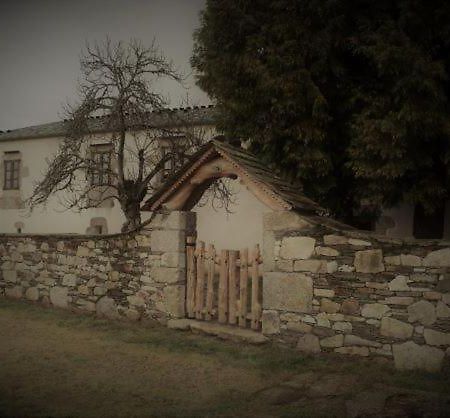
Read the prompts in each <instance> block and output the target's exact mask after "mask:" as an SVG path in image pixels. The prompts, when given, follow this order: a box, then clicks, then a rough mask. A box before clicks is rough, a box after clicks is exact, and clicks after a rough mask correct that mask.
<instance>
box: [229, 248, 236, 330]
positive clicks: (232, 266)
mask: <svg viewBox="0 0 450 418" xmlns="http://www.w3.org/2000/svg"><path fill="white" fill-rule="evenodd" d="M236 255H237V251H233V250H230V251H229V253H228V323H229V324H230V325H235V324H236V321H237V319H236V300H237V284H238V282H237V277H236V276H237V274H236V272H237V270H236Z"/></svg>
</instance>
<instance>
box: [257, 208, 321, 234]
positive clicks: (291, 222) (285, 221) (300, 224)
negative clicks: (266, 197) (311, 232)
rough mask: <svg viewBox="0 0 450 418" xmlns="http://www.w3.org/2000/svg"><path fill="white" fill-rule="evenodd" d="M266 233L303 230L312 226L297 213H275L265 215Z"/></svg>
mask: <svg viewBox="0 0 450 418" xmlns="http://www.w3.org/2000/svg"><path fill="white" fill-rule="evenodd" d="M263 226H264V230H265V231H283V230H301V229H305V228H311V227H312V224H311V223H309V222H308V221H307V220H306V219H304V218H302V217H301V216H300V215H298V214H297V213H295V212H285V211H274V212H269V213H265V214H264V215H263Z"/></svg>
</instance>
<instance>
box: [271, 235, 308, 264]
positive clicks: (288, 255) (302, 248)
mask: <svg viewBox="0 0 450 418" xmlns="http://www.w3.org/2000/svg"><path fill="white" fill-rule="evenodd" d="M315 243H316V240H315V239H314V238H311V237H285V238H283V240H282V242H281V250H280V256H281V257H282V258H284V259H287V260H292V259H301V260H306V259H308V258H309V257H311V255H312V254H313V252H314V245H315Z"/></svg>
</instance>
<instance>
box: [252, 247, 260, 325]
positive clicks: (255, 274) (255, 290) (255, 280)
mask: <svg viewBox="0 0 450 418" xmlns="http://www.w3.org/2000/svg"><path fill="white" fill-rule="evenodd" d="M258 262H259V245H256V246H255V248H254V250H253V252H252V320H251V327H252V329H259V321H260V317H261V305H260V303H259V271H258V270H259V268H258V267H259V266H258Z"/></svg>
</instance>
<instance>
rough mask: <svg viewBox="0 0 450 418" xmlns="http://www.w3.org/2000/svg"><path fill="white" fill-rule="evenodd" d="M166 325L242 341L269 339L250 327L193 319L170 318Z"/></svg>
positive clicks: (258, 341)
mask: <svg viewBox="0 0 450 418" xmlns="http://www.w3.org/2000/svg"><path fill="white" fill-rule="evenodd" d="M167 326H168V328H171V329H179V330H192V331H200V332H203V333H205V334H208V335H215V336H217V337H219V338H223V339H230V340H237V341H244V342H246V343H250V344H263V343H265V342H267V341H268V340H269V339H268V338H267V337H265V336H264V335H263V334H262V333H260V332H256V331H252V330H250V329H245V328H238V327H234V326H231V325H223V324H218V323H216V322H206V321H197V320H195V319H170V320H169V321H168V322H167Z"/></svg>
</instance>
